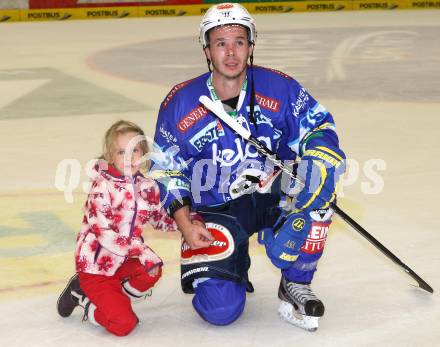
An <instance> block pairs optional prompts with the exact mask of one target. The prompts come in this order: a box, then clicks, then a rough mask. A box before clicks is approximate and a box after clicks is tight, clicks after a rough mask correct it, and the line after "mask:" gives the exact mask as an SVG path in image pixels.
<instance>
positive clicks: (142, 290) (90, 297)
mask: <svg viewBox="0 0 440 347" xmlns="http://www.w3.org/2000/svg"><path fill="white" fill-rule="evenodd" d="M139 140H140V141H139ZM130 141H131V142H130ZM133 143H134V144H136V145H135V146H133ZM130 152H131V153H130ZM147 152H148V146H147V142H146V140H145V136H144V133H143V131H142V130H141V129H140V128H139V127H138V126H137V125H136V124H133V123H131V122H128V121H123V120H121V121H119V122H117V123H115V124H113V125H112V126H111V127H110V129H108V130H107V132H106V134H105V138H104V143H103V156H102V158H103V159H104V160H100V161H98V164H97V165H96V166H95V168H94V172H93V179H92V184H91V190H90V193H89V195H88V198H87V201H86V204H85V215H84V219H83V226H82V229H81V231H80V233H79V234H78V238H77V246H76V252H75V263H76V272H77V274H76V275H74V276H73V277H72V278H71V279H70V281H69V283H68V285H67V287H66V288H65V289H64V291H63V293H62V294H61V296H60V297H59V299H58V303H57V309H58V313H59V314H60V315H61V316H62V317H68V316H70V315H71V314H72V312H73V310H74V309H75V307H77V306H81V307H83V308H84V318H85V319H86V320H88V321H89V322H91V323H94V324H96V325H101V326H103V327H104V328H106V329H107V330H108V331H109V332H111V333H113V334H115V335H118V336H124V335H127V334H129V333H130V332H131V331H132V330H133V329H134V328H135V326H136V324H137V323H138V321H139V320H138V318H137V316H136V314H135V313H134V312H133V310H132V306H131V300H130V298H131V299H133V298H142V297H145V296H146V295H147V294H148V293H149V289H150V288H151V287H153V286H154V285H155V284H156V282H157V281H158V280H159V278H160V277H161V274H162V260H161V259H160V258H159V257H158V256H157V255H156V254H155V253H154V252H153V251H152V250H151V249H150V248H149V247H148V246H147V245H145V244H144V242H143V238H142V229H143V227H144V225H145V224H146V223H147V222H150V223H151V224H152V225H153V227H154V228H156V229H162V230H166V231H174V230H176V224H175V222H174V220H173V219H171V218H169V217H168V216H167V215H166V212H165V210H164V209H163V208H161V205H160V197H159V188H158V187H157V185H156V183H155V181H154V180H152V179H151V178H149V177H145V176H144V175H143V174H142V173H141V171H140V170H141V169H142V167H141V165H140V164H139V162H140V160H139V159H141V158H142V156H143V155H144V154H145V153H147ZM124 158H125V160H124ZM127 159H128V160H127ZM130 159H131V160H130ZM195 218H196V219H197V217H195Z"/></svg>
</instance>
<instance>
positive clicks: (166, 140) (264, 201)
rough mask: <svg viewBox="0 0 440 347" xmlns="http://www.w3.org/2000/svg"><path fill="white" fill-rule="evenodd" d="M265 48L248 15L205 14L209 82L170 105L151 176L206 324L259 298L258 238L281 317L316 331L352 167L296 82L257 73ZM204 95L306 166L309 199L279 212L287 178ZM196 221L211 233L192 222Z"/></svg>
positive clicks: (201, 81) (216, 9) (183, 88)
mask: <svg viewBox="0 0 440 347" xmlns="http://www.w3.org/2000/svg"><path fill="white" fill-rule="evenodd" d="M256 37H257V33H256V29H255V24H254V20H253V18H252V17H251V16H250V15H249V13H248V12H247V11H246V9H245V8H243V7H242V6H241V5H239V4H232V3H223V4H218V5H214V6H212V7H211V8H210V9H209V10H208V11H207V12H206V14H205V16H204V17H203V20H202V22H201V24H200V36H199V39H200V43H201V44H202V46H203V50H204V53H205V56H206V59H207V63H208V68H209V72H208V73H205V74H203V75H201V76H198V77H196V78H194V79H192V80H190V81H186V82H183V83H180V84H178V85H176V86H175V87H174V88H173V89H172V90H171V91H170V93H169V94H168V95H167V96H166V98H165V99H164V101H163V102H162V104H161V108H160V112H159V117H158V120H157V126H156V134H155V142H156V144H157V146H158V148H157V149H158V153H157V154H156V158H155V159H154V162H155V163H154V166H153V170H154V171H153V172H154V173H155V178H156V179H157V180H158V182H159V187H160V190H161V198H162V201H163V203H164V206H165V208H166V209H167V211H168V213H169V214H170V215H172V216H173V217H174V219H175V220H176V222H177V224H178V226H179V229H180V230H181V232H182V236H183V243H182V252H181V264H182V266H181V271H182V273H181V284H182V288H183V290H184V292H186V293H194V294H195V295H194V297H193V301H192V303H193V306H194V309H195V310H196V311H197V312H198V314H199V315H200V316H201V317H202V318H203V319H205V320H206V321H208V322H210V323H212V324H216V325H227V324H230V323H232V322H233V321H234V320H236V319H237V318H238V317H239V316H240V315H241V313H242V311H243V309H244V305H245V300H246V291H248V292H252V291H253V288H252V285H251V283H250V282H249V280H248V269H249V267H250V258H249V254H248V246H249V236H250V235H252V234H254V233H255V232H257V231H260V235H259V236H260V237H259V241H260V242H261V243H264V244H265V247H266V252H267V255H268V257H269V258H270V260H271V261H272V263H273V264H274V265H275V266H277V267H278V268H280V269H282V270H281V282H280V286H279V292H278V296H279V298H280V299H281V300H282V303H281V306H280V309H279V312H280V314H281V316H282V317H283V318H284V319H286V320H288V321H289V322H291V323H293V324H295V325H297V326H300V327H302V328H304V329H307V330H316V329H317V327H318V318H319V317H321V316H322V315H323V313H324V305H323V303H322V302H321V300H319V299H318V298H317V296H316V295H315V294H314V293H313V292H312V290H311V289H310V283H311V281H312V278H313V274H314V272H315V270H316V266H317V263H318V260H319V258H320V257H321V255H322V252H323V248H324V244H325V239H326V235H327V231H328V227H329V225H330V222H331V220H330V218H331V215H332V211H331V210H329V209H328V207H329V203H330V202H332V201H334V199H335V197H336V195H335V190H336V185H337V182H338V180H339V177H340V176H341V174H342V173H343V172H344V159H345V156H344V153H343V152H342V151H341V150H340V149H339V143H338V137H337V135H336V132H335V126H334V122H333V118H332V115H331V114H330V113H329V112H328V111H326V109H325V108H324V107H323V106H322V105H321V104H319V103H318V102H317V101H316V100H315V99H314V98H313V97H312V96H311V95H310V94H309V93H308V92H307V91H306V90H305V89H304V88H303V87H302V86H301V85H300V84H299V83H298V82H296V81H295V80H294V79H293V78H291V77H290V76H287V75H285V74H283V73H282V72H279V71H275V70H271V69H267V68H263V67H259V66H254V65H253V52H254V46H255V42H256ZM201 95H207V96H209V97H210V98H211V99H213V100H221V102H222V104H223V107H224V109H225V110H226V111H227V112H228V113H229V115H230V116H231V117H232V118H233V119H235V121H236V122H238V123H239V124H240V125H241V126H243V127H244V128H246V129H247V130H249V131H250V132H251V133H252V135H253V136H255V137H256V138H258V139H259V140H260V141H261V142H263V143H264V144H265V145H266V146H267V147H268V148H269V149H271V150H272V151H274V152H276V153H277V155H278V156H279V157H280V158H281V159H283V160H286V161H290V162H293V161H295V160H299V159H301V161H300V165H299V174H300V176H301V177H302V180H303V181H304V187H303V189H302V190H301V188H302V186H300V185H296V186H295V189H294V191H300V193H299V194H298V195H297V197H296V200H295V202H294V206H293V209H290V210H289V209H288V210H282V209H280V208H279V205H280V198H281V197H282V194H281V192H280V189H279V187H280V181H282V180H281V177H282V176H281V175H279V173H280V171H279V170H277V168H274V167H273V165H270V162H268V161H266V158H264V157H262V156H261V155H259V154H258V153H257V152H256V150H255V149H254V148H253V147H252V145H250V144H249V143H247V142H246V141H245V140H244V139H243V138H241V137H240V136H239V135H237V134H236V133H235V132H234V131H232V130H231V129H230V128H229V127H228V126H227V125H225V124H223V123H222V122H221V121H219V119H218V118H217V117H216V116H215V115H214V114H213V113H211V112H209V111H208V110H207V109H206V108H205V107H204V106H203V105H202V104H201V103H200V102H199V97H200V96H201ZM284 181H286V180H284ZM287 186H288V184H287ZM285 190H286V189H285ZM286 191H287V190H286ZM191 210H195V211H197V212H199V213H200V214H201V215H202V217H203V219H204V221H205V227H203V226H200V225H195V224H193V223H191V221H190V218H189V216H190V211H191Z"/></svg>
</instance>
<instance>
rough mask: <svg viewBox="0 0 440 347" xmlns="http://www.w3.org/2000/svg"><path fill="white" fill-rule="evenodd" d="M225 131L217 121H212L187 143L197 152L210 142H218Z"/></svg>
mask: <svg viewBox="0 0 440 347" xmlns="http://www.w3.org/2000/svg"><path fill="white" fill-rule="evenodd" d="M224 135H225V131H224V130H223V126H222V125H221V123H220V122H219V121H217V120H214V121H212V122H211V123H209V124H208V125H207V126H206V127H204V128H203V129H202V130H200V131H199V132H198V133H197V134H195V135H194V136H193V137H192V138H191V139H190V140H189V142H190V143H191V144H192V145H193V147H194V148H195V149H197V150H198V151H199V152H201V151H202V149H203V147H204V146H205V145H206V144H207V143H211V142H212V141H215V140H218V138H219V136H224Z"/></svg>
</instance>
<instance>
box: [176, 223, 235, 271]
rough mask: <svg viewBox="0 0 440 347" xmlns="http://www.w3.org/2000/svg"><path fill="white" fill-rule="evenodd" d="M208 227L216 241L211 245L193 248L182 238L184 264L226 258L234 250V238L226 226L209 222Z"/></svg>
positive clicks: (182, 259) (182, 261)
mask: <svg viewBox="0 0 440 347" xmlns="http://www.w3.org/2000/svg"><path fill="white" fill-rule="evenodd" d="M206 229H208V231H209V232H210V233H211V235H212V236H213V237H214V242H213V243H212V244H211V246H209V247H206V248H199V249H194V250H192V249H190V248H189V246H188V244H187V243H186V241H185V240H182V248H181V258H180V262H181V263H182V264H183V265H187V264H195V263H200V262H209V261H217V260H222V259H226V258H227V257H229V256H230V255H231V254H232V253H233V252H234V249H235V244H234V239H233V237H232V235H231V232H230V231H229V230H228V229H227V228H226V227H224V226H223V225H220V224H216V223H211V222H208V223H206Z"/></svg>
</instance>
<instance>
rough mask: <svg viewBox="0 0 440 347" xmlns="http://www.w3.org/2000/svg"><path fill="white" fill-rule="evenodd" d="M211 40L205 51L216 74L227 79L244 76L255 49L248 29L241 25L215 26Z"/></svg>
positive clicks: (211, 33) (210, 36)
mask: <svg viewBox="0 0 440 347" xmlns="http://www.w3.org/2000/svg"><path fill="white" fill-rule="evenodd" d="M209 42H210V45H209V47H207V48H205V53H206V55H207V57H208V59H210V60H211V62H212V65H213V67H214V75H217V76H216V77H217V78H218V77H220V76H221V77H223V78H227V79H237V78H239V77H243V76H244V74H245V73H246V72H245V70H246V64H247V61H248V58H249V56H250V55H251V53H252V49H253V46H252V45H250V44H249V41H248V39H247V31H246V29H245V28H244V27H242V26H240V25H226V26H221V27H217V28H214V29H212V30H211V32H210V33H209Z"/></svg>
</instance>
